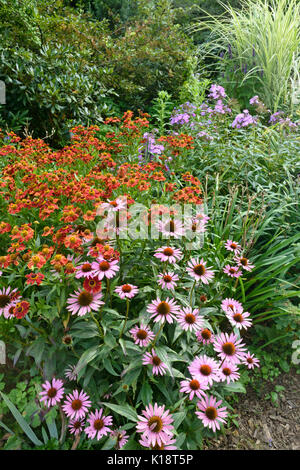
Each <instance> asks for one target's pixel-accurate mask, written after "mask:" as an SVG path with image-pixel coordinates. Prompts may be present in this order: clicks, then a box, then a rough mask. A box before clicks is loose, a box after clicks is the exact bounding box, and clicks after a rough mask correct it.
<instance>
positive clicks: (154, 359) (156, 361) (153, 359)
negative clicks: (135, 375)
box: [152, 356, 161, 366]
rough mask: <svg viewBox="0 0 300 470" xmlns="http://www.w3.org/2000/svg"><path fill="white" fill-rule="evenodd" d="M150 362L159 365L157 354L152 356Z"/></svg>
mask: <svg viewBox="0 0 300 470" xmlns="http://www.w3.org/2000/svg"><path fill="white" fill-rule="evenodd" d="M152 362H153V364H154V365H155V366H159V365H160V364H161V360H160V359H159V357H158V356H153V358H152Z"/></svg>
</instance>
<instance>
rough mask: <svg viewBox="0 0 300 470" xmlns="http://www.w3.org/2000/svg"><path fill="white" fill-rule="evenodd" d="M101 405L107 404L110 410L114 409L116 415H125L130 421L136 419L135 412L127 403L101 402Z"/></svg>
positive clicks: (135, 420)
mask: <svg viewBox="0 0 300 470" xmlns="http://www.w3.org/2000/svg"><path fill="white" fill-rule="evenodd" d="M102 404H103V405H105V406H107V408H109V409H110V410H112V411H114V412H115V413H117V414H118V415H121V416H125V418H127V419H129V420H130V421H134V422H135V423H136V422H137V420H138V417H137V413H136V411H135V409H134V408H133V407H132V406H129V405H123V406H121V405H114V404H112V403H109V402H102Z"/></svg>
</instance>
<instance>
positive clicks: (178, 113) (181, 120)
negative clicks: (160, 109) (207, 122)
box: [170, 101, 196, 127]
mask: <svg viewBox="0 0 300 470" xmlns="http://www.w3.org/2000/svg"><path fill="white" fill-rule="evenodd" d="M195 110H196V106H195V105H194V104H192V103H190V102H189V101H187V102H186V103H184V104H182V105H180V106H179V108H177V109H176V108H175V109H174V111H173V115H172V117H171V119H170V124H171V125H172V126H173V125H175V124H177V125H180V126H182V125H184V124H190V126H191V127H193V126H194V123H193V122H191V121H190V120H191V117H195V116H196V114H195V113H194V111H195Z"/></svg>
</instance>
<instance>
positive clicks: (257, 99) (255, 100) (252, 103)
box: [249, 95, 260, 106]
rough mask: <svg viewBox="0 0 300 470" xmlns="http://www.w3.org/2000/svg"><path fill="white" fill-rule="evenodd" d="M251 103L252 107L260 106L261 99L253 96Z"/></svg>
mask: <svg viewBox="0 0 300 470" xmlns="http://www.w3.org/2000/svg"><path fill="white" fill-rule="evenodd" d="M249 103H250V104H251V105H252V106H253V105H255V104H259V103H260V101H259V97H258V96H257V95H255V96H253V97H252V98H250V100H249Z"/></svg>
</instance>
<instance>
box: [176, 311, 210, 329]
mask: <svg viewBox="0 0 300 470" xmlns="http://www.w3.org/2000/svg"><path fill="white" fill-rule="evenodd" d="M177 321H178V323H179V325H180V326H181V328H182V329H183V330H185V331H197V330H200V329H201V328H202V326H203V321H204V318H203V317H202V315H199V310H198V308H194V310H193V309H192V308H191V307H183V308H182V310H181V311H180V312H179V313H177Z"/></svg>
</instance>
